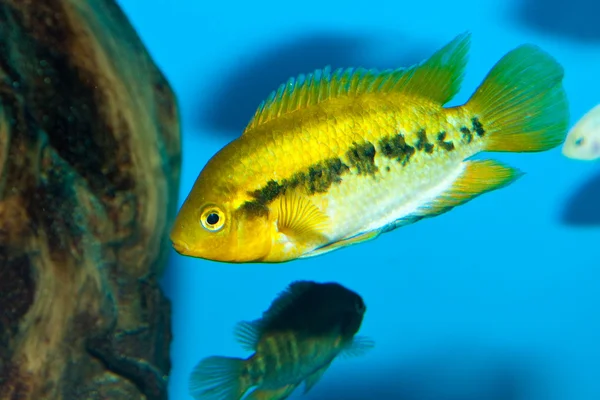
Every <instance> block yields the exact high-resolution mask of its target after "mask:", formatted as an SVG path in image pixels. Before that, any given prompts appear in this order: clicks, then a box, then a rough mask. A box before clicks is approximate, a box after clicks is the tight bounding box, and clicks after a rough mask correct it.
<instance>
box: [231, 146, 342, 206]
mask: <svg viewBox="0 0 600 400" xmlns="http://www.w3.org/2000/svg"><path fill="white" fill-rule="evenodd" d="M348 171H350V167H348V166H347V165H346V164H344V163H343V162H342V160H340V159H339V158H331V159H328V160H325V161H321V162H318V163H316V164H314V165H311V166H310V167H308V169H307V170H306V171H302V172H297V173H295V174H294V175H292V177H291V178H289V179H282V180H281V181H280V182H277V181H275V180H270V181H268V182H267V184H266V185H265V186H264V187H262V188H261V189H258V190H255V191H252V192H248V194H249V195H250V196H251V197H253V200H250V201H247V202H245V203H244V204H243V205H242V209H243V210H244V211H245V212H247V213H248V214H249V215H252V216H258V217H264V216H268V215H269V208H268V207H267V205H268V204H269V203H271V202H272V201H273V200H275V199H276V198H278V197H279V196H281V195H283V194H284V193H285V192H286V190H290V189H296V188H298V187H303V188H304V193H307V194H309V195H313V194H315V193H325V192H327V190H329V188H330V187H331V185H333V184H338V183H340V182H341V181H342V175H344V174H345V173H347V172H348Z"/></svg>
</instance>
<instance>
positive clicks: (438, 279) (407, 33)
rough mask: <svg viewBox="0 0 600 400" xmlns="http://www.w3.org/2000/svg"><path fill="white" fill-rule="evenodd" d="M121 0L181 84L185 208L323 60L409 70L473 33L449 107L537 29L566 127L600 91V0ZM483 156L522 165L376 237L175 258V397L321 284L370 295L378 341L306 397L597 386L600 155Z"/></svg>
mask: <svg viewBox="0 0 600 400" xmlns="http://www.w3.org/2000/svg"><path fill="white" fill-rule="evenodd" d="M562 3H564V4H562ZM120 4H121V5H122V7H123V9H124V11H125V12H126V14H127V15H128V17H129V18H130V20H131V22H132V23H133V25H134V27H135V28H136V29H137V31H138V32H139V34H140V36H141V38H142V40H143V41H144V43H145V44H146V46H147V47H148V49H149V51H150V53H151V54H152V56H153V58H154V60H155V61H156V63H157V64H158V66H159V67H160V68H161V69H162V71H163V72H164V73H165V75H166V76H167V78H168V80H169V82H170V83H171V85H172V86H173V88H174V90H175V92H176V93H177V96H178V100H179V105H180V110H181V117H182V129H183V146H184V153H183V172H182V181H181V190H180V203H181V202H183V200H184V198H185V196H187V194H188V192H189V190H190V188H191V187H192V184H193V182H194V180H195V179H196V177H197V174H198V173H199V172H200V170H201V168H202V167H203V166H204V164H205V163H206V161H207V160H208V159H209V158H210V157H211V156H212V155H213V154H214V153H215V152H216V151H218V150H219V149H220V148H221V147H223V146H224V145H225V144H226V143H227V142H229V141H230V140H232V139H233V138H235V137H237V136H238V135H239V134H240V132H241V131H242V129H243V128H244V126H245V124H246V123H247V122H248V120H249V119H250V117H251V116H252V114H253V113H254V110H255V108H256V106H257V105H258V103H259V102H260V101H261V100H262V99H263V98H264V97H266V96H267V95H268V94H269V92H270V91H271V90H273V89H275V88H276V87H277V85H279V84H280V83H282V82H283V81H284V80H286V79H287V78H288V77H289V76H292V75H297V74H298V73H306V72H310V71H311V70H313V69H314V68H319V67H323V66H325V65H326V64H331V65H332V66H333V67H334V68H335V67H346V66H365V67H377V68H395V67H399V66H407V65H410V64H413V63H416V62H419V61H421V60H422V59H424V58H426V57H428V56H429V55H431V54H432V53H433V52H434V51H435V50H437V49H438V48H440V47H441V46H443V45H444V44H446V43H447V42H449V41H450V40H451V39H453V38H454V37H455V36H456V35H457V34H459V33H461V32H463V31H465V30H469V31H471V32H472V33H473V41H472V49H471V53H470V62H469V64H468V67H467V74H466V79H465V81H464V84H463V88H462V90H461V92H460V94H459V95H458V96H457V97H456V99H455V100H454V101H453V102H452V104H459V103H462V102H464V101H466V100H467V98H468V97H469V96H470V94H471V93H472V92H473V90H474V89H475V88H476V86H477V85H478V84H479V83H480V82H481V80H482V79H483V77H484V75H485V74H486V73H487V72H488V71H489V69H490V68H491V67H492V66H493V64H494V63H495V62H496V61H497V60H498V59H499V58H500V57H501V56H502V55H503V54H505V53H506V52H507V51H509V50H510V49H512V48H514V47H516V46H517V45H519V44H522V43H525V42H530V43H534V44H537V45H539V46H541V47H542V48H543V49H544V50H546V51H548V52H549V53H550V54H552V55H553V56H554V57H556V58H557V59H558V60H559V62H560V63H561V64H562V65H563V66H564V68H565V71H566V76H565V80H564V85H565V87H566V90H567V94H568V97H569V100H570V109H571V123H574V122H575V121H576V120H577V119H579V118H580V117H581V116H582V115H583V114H584V113H585V112H586V111H587V110H588V109H590V108H591V107H593V106H594V105H596V104H597V103H600V79H599V73H600V24H599V23H598V20H597V16H598V15H600V10H598V6H594V5H593V2H592V1H591V0H589V1H584V0H571V1H569V2H561V3H557V2H556V1H555V0H526V1H525V2H522V1H521V2H519V1H505V0H502V1H491V0H488V1H478V0H473V1H468V0H457V1H437V0H436V1H428V2H418V1H413V2H403V1H391V0H381V1H374V2H358V1H355V2H352V1H338V0H329V1H316V0H308V1H306V0H305V1H301V2H287V1H240V0H234V1H210V2H207V1H191V0H174V1H167V0H144V1H142V0H121V1H120ZM561 4H562V5H561ZM484 157H493V158H495V159H499V160H502V161H504V162H507V163H509V164H511V165H512V166H515V167H518V168H519V169H521V170H523V171H525V172H526V175H525V176H524V177H523V178H521V179H520V180H519V181H517V182H516V183H515V184H513V185H511V186H510V187H508V188H505V189H502V190H499V191H496V192H492V193H489V194H486V195H484V196H481V197H479V198H477V199H475V200H474V201H472V202H470V203H468V204H467V205H465V206H462V207H459V208H456V209H455V210H453V211H452V212H450V213H448V214H445V215H443V216H440V217H436V218H432V219H428V220H424V221H421V222H419V223H417V224H414V225H411V226H408V227H404V228H402V229H399V230H396V231H394V232H392V233H388V234H385V235H383V236H382V237H380V238H379V239H377V240H375V241H372V242H370V243H365V244H361V245H358V246H353V247H351V248H347V249H344V250H341V251H337V252H334V253H331V254H329V255H326V256H323V257H319V258H315V259H311V260H306V261H297V262H292V263H287V264H281V265H257V264H249V265H225V264H218V263H213V262H208V261H203V260H198V259H192V258H184V257H181V256H178V255H175V254H172V257H171V262H170V265H169V268H168V271H167V273H166V276H165V279H164V289H165V291H166V293H167V295H168V296H169V298H170V299H171V301H172V303H173V333H174V340H173V342H172V363H173V368H172V375H171V378H170V386H169V388H170V389H169V392H170V398H172V399H177V400H179V399H182V400H183V399H191V397H189V396H188V394H187V382H188V376H189V373H190V371H191V370H192V368H193V366H194V365H195V364H196V363H197V362H198V361H199V360H200V359H201V358H203V357H205V356H209V355H228V356H246V355H248V353H247V352H245V351H243V350H242V349H241V347H240V346H239V345H238V344H237V343H236V342H235V341H234V338H233V335H232V329H233V327H234V325H235V323H236V322H238V321H241V320H252V319H255V318H257V317H259V316H260V314H261V313H262V311H264V310H265V309H266V308H267V307H268V305H269V304H270V302H271V301H272V300H273V299H274V297H275V296H276V295H277V293H278V292H280V291H281V290H282V289H284V288H285V287H286V286H287V285H288V284H289V283H290V282H292V281H294V280H298V279H309V280H316V281H321V282H324V281H337V282H340V283H342V284H343V285H346V286H347V287H349V288H351V289H354V290H356V291H357V292H359V293H360V294H361V295H362V296H363V298H364V299H365V302H366V303H367V307H368V311H367V313H366V316H365V319H364V323H363V326H362V330H361V332H360V333H361V334H364V335H368V336H370V337H372V338H373V339H374V340H375V341H376V343H377V346H376V348H375V349H374V350H373V351H372V352H370V353H369V354H368V355H366V356H364V357H360V358H354V359H348V360H337V361H336V362H334V364H333V365H332V366H331V368H330V370H329V371H328V372H327V373H326V374H325V376H324V377H323V379H322V381H321V382H320V383H319V384H318V385H317V386H315V387H314V388H313V390H312V391H311V392H310V393H309V394H307V395H306V396H305V397H304V398H305V399H306V400H317V399H319V400H325V399H347V400H363V399H364V400H370V399H403V400H451V399H452V400H455V399H456V400H458V399H460V400H520V399H528V400H554V399H557V400H587V399H589V400H598V399H600V323H599V321H600V312H599V308H600V307H599V306H600V290H599V289H600V252H599V248H600V189H599V187H600V163H586V162H577V161H572V160H569V159H566V158H564V157H563V156H562V155H561V154H560V150H559V149H555V150H553V151H549V152H546V153H542V154H491V153H490V154H484ZM301 392H302V390H297V391H296V393H295V394H294V395H293V396H292V399H297V398H301V397H302V396H301Z"/></svg>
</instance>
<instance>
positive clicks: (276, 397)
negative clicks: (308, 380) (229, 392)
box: [244, 384, 298, 400]
mask: <svg viewBox="0 0 600 400" xmlns="http://www.w3.org/2000/svg"><path fill="white" fill-rule="evenodd" d="M297 387H298V385H297V384H293V385H285V386H283V387H280V388H277V389H260V388H256V389H254V390H253V391H252V392H251V393H250V394H249V395H248V396H247V397H245V398H244V400H284V399H287V398H288V397H289V396H290V395H291V394H292V392H293V391H294V390H295V389H296V388H297Z"/></svg>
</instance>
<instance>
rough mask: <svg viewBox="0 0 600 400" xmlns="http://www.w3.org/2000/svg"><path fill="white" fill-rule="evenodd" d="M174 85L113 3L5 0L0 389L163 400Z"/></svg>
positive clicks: (32, 394)
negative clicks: (162, 281) (163, 283)
mask: <svg viewBox="0 0 600 400" xmlns="http://www.w3.org/2000/svg"><path fill="white" fill-rule="evenodd" d="M179 171H180V131H179V116H178V109H177V103H176V100H175V96H174V94H173V92H172V91H171V88H170V87H169V84H168V82H167V81H166V79H165V78H164V76H163V75H162V73H161V72H160V71H159V70H158V69H157V67H156V66H155V64H154V62H153V61H152V59H151V57H150V56H149V55H148V53H147V51H146V49H145V48H144V46H143V44H142V43H141V41H140V39H139V38H138V36H137V34H136V33H135V31H134V29H133V28H132V27H131V25H130V24H129V22H128V20H127V18H126V17H125V16H124V14H123V13H122V11H121V10H120V9H119V7H118V6H117V5H116V3H115V2H114V1H113V0H92V1H89V0H0V399H35V400H39V399H68V400H71V399H73V400H79V399H114V400H120V399H127V400H131V399H166V398H167V395H166V385H167V377H168V373H169V370H170V361H169V345H170V341H171V331H170V303H169V302H168V300H166V299H165V298H164V296H163V294H162V292H161V290H160V288H159V286H158V278H159V276H160V273H161V271H162V269H163V268H164V266H165V264H166V262H167V255H168V250H169V245H168V236H167V232H168V228H169V227H170V224H171V223H172V220H173V217H174V214H175V211H176V206H177V193H178V186H179Z"/></svg>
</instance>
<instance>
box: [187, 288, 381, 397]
mask: <svg viewBox="0 0 600 400" xmlns="http://www.w3.org/2000/svg"><path fill="white" fill-rule="evenodd" d="M365 311H366V306H365V303H364V302H363V299H362V298H361V296H360V295H358V294H357V293H355V292H354V291H352V290H349V289H347V288H345V287H344V286H342V285H340V284H338V283H317V282H312V281H296V282H294V283H292V284H290V285H289V287H288V288H287V289H286V290H285V291H283V292H282V293H281V294H280V295H279V296H278V297H277V298H276V299H275V300H274V301H273V303H272V304H271V306H270V307H269V309H268V310H267V311H265V312H264V313H263V316H262V318H260V319H258V320H255V321H252V322H240V323H239V324H238V326H237V327H236V330H235V335H236V337H237V339H238V341H239V342H240V343H241V344H242V345H243V347H244V348H245V349H247V350H252V351H254V354H253V355H252V356H250V357H249V358H247V359H242V358H229V357H220V356H212V357H208V358H205V359H203V360H202V361H201V362H200V363H199V364H198V365H197V366H196V367H195V368H194V371H193V372H192V374H191V377H190V394H191V395H192V396H193V397H194V398H195V399H198V400H200V399H203V400H238V399H241V398H242V396H243V395H244V394H245V393H246V392H247V391H248V390H249V389H250V388H252V387H256V388H255V389H254V390H253V391H252V392H251V393H250V394H249V396H248V397H246V399H247V400H259V399H261V400H277V399H285V398H287V397H288V396H289V395H290V394H291V393H292V392H293V391H294V389H296V388H297V387H298V386H299V385H300V384H301V383H302V382H304V384H305V392H308V390H310V388H312V387H313V386H314V385H315V384H316V383H317V382H318V381H319V379H320V378H321V376H322V375H323V374H324V373H325V371H326V370H327V368H329V365H330V364H331V363H332V361H333V360H334V359H335V358H336V357H337V356H338V355H361V354H363V353H364V352H365V351H367V350H368V349H370V348H372V347H373V345H374V343H373V341H372V340H370V339H368V338H366V337H361V336H355V335H356V333H357V332H358V330H359V329H360V326H361V324H362V320H363V316H364V314H365Z"/></svg>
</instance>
